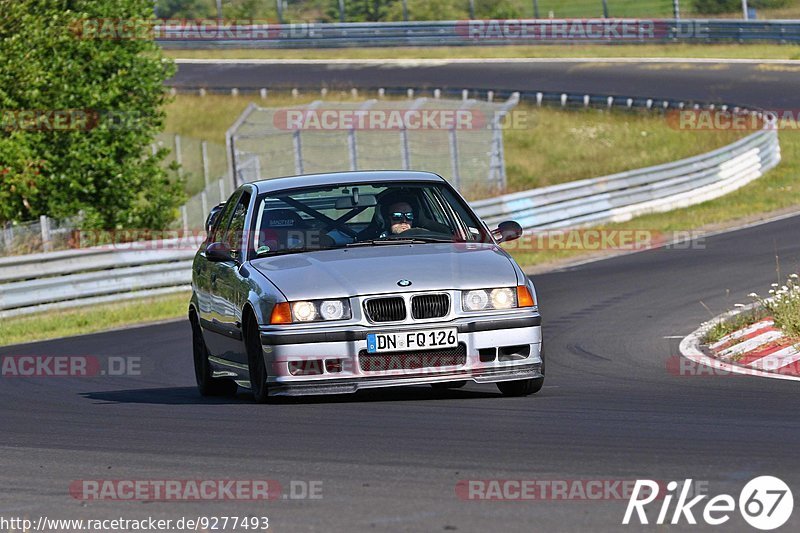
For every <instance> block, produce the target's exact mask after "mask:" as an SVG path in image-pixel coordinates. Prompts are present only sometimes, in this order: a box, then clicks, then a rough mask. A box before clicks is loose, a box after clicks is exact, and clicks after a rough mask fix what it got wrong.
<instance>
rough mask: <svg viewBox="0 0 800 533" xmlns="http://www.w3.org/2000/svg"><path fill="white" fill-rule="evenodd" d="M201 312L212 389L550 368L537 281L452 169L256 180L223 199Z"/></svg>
mask: <svg viewBox="0 0 800 533" xmlns="http://www.w3.org/2000/svg"><path fill="white" fill-rule="evenodd" d="M206 225H207V228H206V229H207V230H208V236H207V239H206V241H205V242H204V243H203V244H202V245H201V247H200V250H199V251H198V253H197V255H196V257H195V259H194V265H193V274H192V289H193V294H192V299H191V303H190V306H189V320H190V322H191V325H192V331H193V349H194V350H193V351H194V367H195V375H196V378H197V385H198V388H199V390H200V393H201V394H203V395H220V394H233V393H235V392H236V390H237V387H239V386H243V387H248V388H250V389H251V390H252V392H253V395H254V396H255V399H256V401H257V402H266V401H267V400H268V399H269V398H270V397H271V396H280V395H284V396H297V395H310V394H338V393H352V392H356V391H358V390H360V389H367V388H375V387H394V386H402V385H423V384H429V385H432V386H433V387H437V388H454V387H460V386H463V385H464V384H466V383H467V382H468V381H472V382H475V383H496V384H497V387H498V388H499V389H500V391H501V392H502V393H503V394H505V395H509V396H524V395H528V394H532V393H535V392H538V391H539V389H541V387H542V384H543V382H544V355H543V350H542V333H541V316H540V314H539V307H538V301H537V299H536V291H535V289H534V286H533V283H532V282H531V281H530V279H528V277H527V276H526V275H525V274H524V273H523V271H522V270H521V269H520V267H519V265H517V264H516V262H515V261H514V260H513V259H512V258H511V256H509V254H508V253H507V252H506V251H505V250H503V249H502V248H501V247H500V246H498V244H499V243H500V242H504V241H510V240H513V239H517V238H519V237H520V235H521V234H522V229H521V227H520V225H519V224H517V223H516V222H504V223H502V224H500V225H499V226H498V228H496V229H494V230H489V229H488V228H487V227H486V224H485V223H484V222H483V221H481V220H480V218H479V217H478V216H476V215H475V213H474V212H473V211H472V209H470V207H469V205H468V204H467V202H466V201H464V199H463V198H462V197H461V196H460V195H459V194H458V193H457V192H456V191H455V190H454V189H453V188H452V187H451V186H450V185H449V184H448V183H447V182H446V181H445V180H444V179H443V178H441V177H440V176H437V175H435V174H430V173H427V172H408V171H386V172H384V171H374V172H342V173H332V174H319V175H309V176H297V177H288V178H277V179H271V180H265V181H260V182H254V183H248V184H245V185H242V186H241V187H240V188H239V189H237V190H236V191H235V192H234V193H233V195H232V196H231V197H230V198H229V199H228V201H227V202H225V203H224V204H221V205H219V206H217V207H216V208H214V209H213V210H212V212H211V214H210V215H209V217H208V221H207V224H206Z"/></svg>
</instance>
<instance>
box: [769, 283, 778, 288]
mask: <svg viewBox="0 0 800 533" xmlns="http://www.w3.org/2000/svg"><path fill="white" fill-rule="evenodd" d="M777 286H778V284H777V283H773V284H772V285H770V287H777Z"/></svg>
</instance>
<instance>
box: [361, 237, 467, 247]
mask: <svg viewBox="0 0 800 533" xmlns="http://www.w3.org/2000/svg"><path fill="white" fill-rule="evenodd" d="M432 242H450V243H451V242H453V241H452V240H450V239H442V238H435V237H414V238H409V239H373V240H369V241H358V242H351V243H350V244H346V245H345V246H347V247H348V248H351V247H356V246H387V245H392V244H427V243H432Z"/></svg>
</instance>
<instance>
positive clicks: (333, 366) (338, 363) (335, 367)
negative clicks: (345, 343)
mask: <svg viewBox="0 0 800 533" xmlns="http://www.w3.org/2000/svg"><path fill="white" fill-rule="evenodd" d="M341 371H342V360H341V359H325V372H327V373H328V374H337V373H339V372H341Z"/></svg>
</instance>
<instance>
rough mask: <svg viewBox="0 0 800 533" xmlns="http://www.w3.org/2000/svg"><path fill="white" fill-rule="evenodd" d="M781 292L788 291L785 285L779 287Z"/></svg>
mask: <svg viewBox="0 0 800 533" xmlns="http://www.w3.org/2000/svg"><path fill="white" fill-rule="evenodd" d="M781 290H782V291H783V292H786V291H788V290H789V287H787V286H786V285H784V286H783V287H781Z"/></svg>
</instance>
